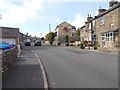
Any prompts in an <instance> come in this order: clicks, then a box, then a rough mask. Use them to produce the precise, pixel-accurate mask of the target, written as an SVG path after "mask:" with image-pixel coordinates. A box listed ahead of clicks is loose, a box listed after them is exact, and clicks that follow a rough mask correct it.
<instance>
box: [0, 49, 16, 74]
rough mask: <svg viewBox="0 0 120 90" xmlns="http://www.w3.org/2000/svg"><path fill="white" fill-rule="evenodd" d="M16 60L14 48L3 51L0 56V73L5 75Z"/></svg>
mask: <svg viewBox="0 0 120 90" xmlns="http://www.w3.org/2000/svg"><path fill="white" fill-rule="evenodd" d="M17 59H18V55H17V49H16V48H12V49H9V50H3V51H2V52H1V54H0V62H2V69H0V70H1V71H0V72H2V73H3V74H4V73H6V71H7V70H8V69H9V68H10V67H11V66H12V65H13V64H14V62H15V61H16V60H17ZM0 68H1V67H0Z"/></svg>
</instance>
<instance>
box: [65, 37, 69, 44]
mask: <svg viewBox="0 0 120 90" xmlns="http://www.w3.org/2000/svg"><path fill="white" fill-rule="evenodd" d="M68 41H69V37H68V35H65V43H68Z"/></svg>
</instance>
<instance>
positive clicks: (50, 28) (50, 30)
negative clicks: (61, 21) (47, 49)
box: [49, 24, 51, 32]
mask: <svg viewBox="0 0 120 90" xmlns="http://www.w3.org/2000/svg"><path fill="white" fill-rule="evenodd" d="M49 32H51V25H50V24H49Z"/></svg>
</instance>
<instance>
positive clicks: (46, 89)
mask: <svg viewBox="0 0 120 90" xmlns="http://www.w3.org/2000/svg"><path fill="white" fill-rule="evenodd" d="M32 52H33V53H34V54H35V56H36V57H37V59H38V61H39V63H40V68H41V70H42V75H43V81H44V88H45V90H48V80H47V76H46V73H45V69H44V67H43V64H42V61H41V59H40V58H39V57H38V55H37V54H36V53H35V52H34V51H32Z"/></svg>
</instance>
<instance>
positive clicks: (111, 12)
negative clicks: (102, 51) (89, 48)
mask: <svg viewBox="0 0 120 90" xmlns="http://www.w3.org/2000/svg"><path fill="white" fill-rule="evenodd" d="M98 11H99V14H98V15H97V16H95V17H94V19H93V20H92V21H91V22H92V23H95V24H94V25H93V31H94V35H95V36H96V39H95V42H96V45H98V46H100V47H101V48H108V49H115V48H118V47H119V31H120V17H119V16H120V3H119V2H118V1H111V2H109V9H108V10H106V9H99V10H98Z"/></svg>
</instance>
